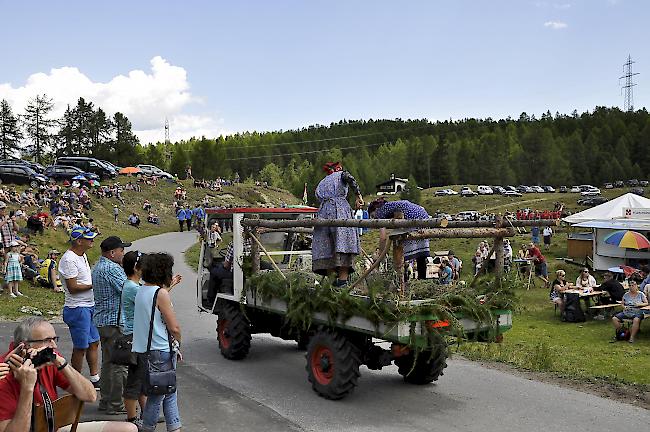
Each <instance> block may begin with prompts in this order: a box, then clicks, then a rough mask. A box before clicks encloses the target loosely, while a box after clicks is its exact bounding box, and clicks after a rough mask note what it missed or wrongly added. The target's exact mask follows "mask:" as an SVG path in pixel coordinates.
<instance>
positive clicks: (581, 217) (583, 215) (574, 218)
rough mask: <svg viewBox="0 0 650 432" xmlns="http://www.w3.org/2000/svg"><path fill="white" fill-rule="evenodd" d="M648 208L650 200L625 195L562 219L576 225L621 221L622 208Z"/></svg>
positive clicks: (631, 194) (634, 195)
mask: <svg viewBox="0 0 650 432" xmlns="http://www.w3.org/2000/svg"><path fill="white" fill-rule="evenodd" d="M626 207H628V208H650V199H648V198H643V197H642V196H639V195H636V194H633V193H626V194H625V195H621V196H620V197H618V198H615V199H613V200H611V201H607V202H606V203H604V204H601V205H598V206H596V207H592V208H590V209H587V210H584V211H581V212H580V213H576V214H574V215H571V216H567V217H565V218H564V221H565V222H568V223H570V224H577V223H581V222H588V221H594V220H601V221H602V220H608V219H622V218H623V209H624V208H626Z"/></svg>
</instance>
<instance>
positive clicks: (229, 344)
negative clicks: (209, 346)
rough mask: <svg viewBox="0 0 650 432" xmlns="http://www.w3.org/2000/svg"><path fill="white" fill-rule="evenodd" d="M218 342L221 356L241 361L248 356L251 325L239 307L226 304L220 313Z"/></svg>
mask: <svg viewBox="0 0 650 432" xmlns="http://www.w3.org/2000/svg"><path fill="white" fill-rule="evenodd" d="M217 340H218V341H219V350H220V351H221V355H222V356H224V357H225V358H227V359H229V360H241V359H243V358H244V357H246V356H247V355H248V351H249V350H250V348H251V329H250V324H249V322H248V320H247V319H246V317H245V316H244V314H243V312H242V311H241V310H240V309H239V307H238V306H235V305H231V304H226V305H225V306H223V307H222V308H221V310H220V311H219V318H218V319H217Z"/></svg>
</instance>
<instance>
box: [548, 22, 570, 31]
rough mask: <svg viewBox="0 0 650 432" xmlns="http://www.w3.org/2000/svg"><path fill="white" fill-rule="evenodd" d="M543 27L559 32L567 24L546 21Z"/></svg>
mask: <svg viewBox="0 0 650 432" xmlns="http://www.w3.org/2000/svg"><path fill="white" fill-rule="evenodd" d="M544 27H548V28H550V29H553V30H561V29H564V28H567V27H568V25H567V23H565V22H562V21H546V22H545V23H544Z"/></svg>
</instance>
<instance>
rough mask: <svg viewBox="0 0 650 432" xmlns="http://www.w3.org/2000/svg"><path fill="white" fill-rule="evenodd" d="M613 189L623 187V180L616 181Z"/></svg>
mask: <svg viewBox="0 0 650 432" xmlns="http://www.w3.org/2000/svg"><path fill="white" fill-rule="evenodd" d="M614 187H617V188H622V187H625V182H624V181H623V180H616V181H615V182H614Z"/></svg>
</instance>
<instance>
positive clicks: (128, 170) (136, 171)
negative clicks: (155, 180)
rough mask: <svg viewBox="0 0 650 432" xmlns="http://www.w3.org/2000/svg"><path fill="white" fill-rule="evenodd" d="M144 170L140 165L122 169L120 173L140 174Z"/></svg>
mask: <svg viewBox="0 0 650 432" xmlns="http://www.w3.org/2000/svg"><path fill="white" fill-rule="evenodd" d="M141 172H142V170H141V169H140V168H138V167H126V168H122V169H121V170H120V174H139V173H141Z"/></svg>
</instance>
